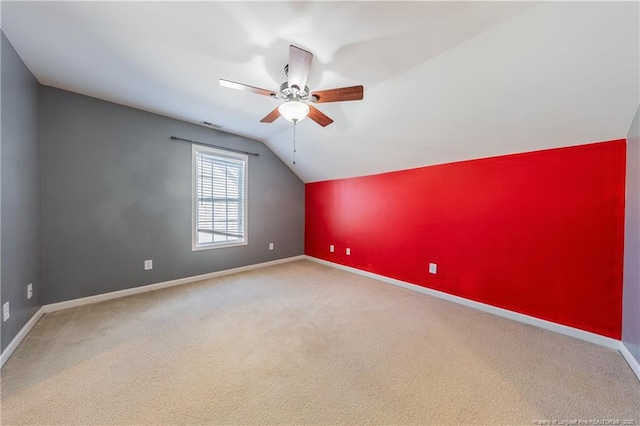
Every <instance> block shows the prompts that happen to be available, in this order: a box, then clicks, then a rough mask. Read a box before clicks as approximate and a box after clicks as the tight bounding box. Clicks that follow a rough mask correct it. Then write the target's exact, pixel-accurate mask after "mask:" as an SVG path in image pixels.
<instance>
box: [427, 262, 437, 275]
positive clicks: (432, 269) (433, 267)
mask: <svg viewBox="0 0 640 426" xmlns="http://www.w3.org/2000/svg"><path fill="white" fill-rule="evenodd" d="M437 272H438V265H436V264H435V263H430V264H429V273H430V274H435V273H437Z"/></svg>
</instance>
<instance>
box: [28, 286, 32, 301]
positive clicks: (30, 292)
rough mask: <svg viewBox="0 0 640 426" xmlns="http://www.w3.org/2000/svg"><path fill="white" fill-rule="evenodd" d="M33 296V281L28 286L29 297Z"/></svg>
mask: <svg viewBox="0 0 640 426" xmlns="http://www.w3.org/2000/svg"><path fill="white" fill-rule="evenodd" d="M32 297H33V283H30V284H29V285H28V286H27V299H31V298H32Z"/></svg>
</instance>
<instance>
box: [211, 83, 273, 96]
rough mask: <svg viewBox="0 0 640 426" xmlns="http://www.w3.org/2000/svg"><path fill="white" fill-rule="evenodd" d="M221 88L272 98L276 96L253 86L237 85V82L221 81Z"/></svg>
mask: <svg viewBox="0 0 640 426" xmlns="http://www.w3.org/2000/svg"><path fill="white" fill-rule="evenodd" d="M220 86H223V87H228V88H230V89H236V90H242V91H243V92H251V93H257V94H258V95H264V96H271V97H273V96H276V93H275V92H272V91H271V90H265V89H261V88H259V87H253V86H249V85H246V84H242V83H236V82H235V81H229V80H223V79H220Z"/></svg>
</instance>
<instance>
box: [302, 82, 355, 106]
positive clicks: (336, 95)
mask: <svg viewBox="0 0 640 426" xmlns="http://www.w3.org/2000/svg"><path fill="white" fill-rule="evenodd" d="M311 96H314V97H316V98H318V100H317V101H315V102H316V103H322V102H341V101H361V100H362V98H364V87H363V86H351V87H341V88H339V89H329V90H319V91H317V92H313V93H311Z"/></svg>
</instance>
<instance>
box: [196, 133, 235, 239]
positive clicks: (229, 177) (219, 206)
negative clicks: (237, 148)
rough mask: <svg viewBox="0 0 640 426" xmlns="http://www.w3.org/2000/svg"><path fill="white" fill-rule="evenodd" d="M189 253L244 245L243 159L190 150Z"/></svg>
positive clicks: (209, 150) (223, 154) (222, 153)
mask: <svg viewBox="0 0 640 426" xmlns="http://www.w3.org/2000/svg"><path fill="white" fill-rule="evenodd" d="M193 167H194V185H193V186H194V188H193V193H194V197H193V198H194V208H193V210H194V220H193V228H194V229H193V249H203V248H216V247H227V246H231V245H239V244H246V231H247V226H246V224H247V223H246V174H247V172H246V169H247V156H246V155H243V154H235V153H230V152H226V151H221V150H217V149H213V148H206V147H200V146H195V145H194V148H193Z"/></svg>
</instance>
